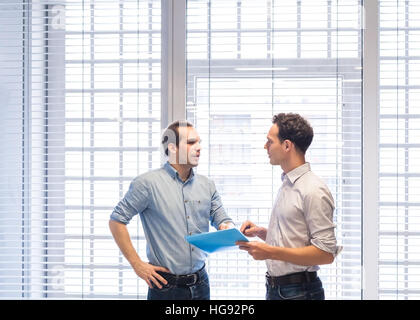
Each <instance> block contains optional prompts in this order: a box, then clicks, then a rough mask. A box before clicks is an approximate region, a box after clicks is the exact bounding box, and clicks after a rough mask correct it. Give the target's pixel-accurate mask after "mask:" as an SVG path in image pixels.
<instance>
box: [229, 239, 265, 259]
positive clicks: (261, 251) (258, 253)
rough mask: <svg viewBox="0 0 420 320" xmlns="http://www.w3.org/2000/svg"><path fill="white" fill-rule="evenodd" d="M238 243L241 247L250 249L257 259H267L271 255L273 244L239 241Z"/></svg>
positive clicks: (250, 252)
mask: <svg viewBox="0 0 420 320" xmlns="http://www.w3.org/2000/svg"><path fill="white" fill-rule="evenodd" d="M236 244H237V245H239V249H241V250H245V251H248V253H249V254H250V255H251V256H252V257H253V258H254V259H255V260H266V259H270V257H271V251H272V250H271V249H272V246H270V245H268V244H266V243H265V242H257V241H250V242H246V241H238V242H236Z"/></svg>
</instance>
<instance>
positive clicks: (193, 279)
mask: <svg viewBox="0 0 420 320" xmlns="http://www.w3.org/2000/svg"><path fill="white" fill-rule="evenodd" d="M157 273H159V274H160V275H161V276H162V277H163V278H165V280H166V281H168V284H170V285H173V286H184V287H190V286H193V285H195V284H196V283H197V282H198V281H200V279H201V278H203V276H204V275H205V274H206V269H205V268H204V266H203V267H202V268H201V269H200V270H198V271H197V272H195V273H191V274H182V275H176V274H172V273H167V272H162V271H157Z"/></svg>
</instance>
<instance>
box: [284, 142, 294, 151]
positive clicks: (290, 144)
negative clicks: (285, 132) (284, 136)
mask: <svg viewBox="0 0 420 320" xmlns="http://www.w3.org/2000/svg"><path fill="white" fill-rule="evenodd" d="M284 147H285V148H286V151H288V150H290V148H291V147H292V142H291V141H290V140H284Z"/></svg>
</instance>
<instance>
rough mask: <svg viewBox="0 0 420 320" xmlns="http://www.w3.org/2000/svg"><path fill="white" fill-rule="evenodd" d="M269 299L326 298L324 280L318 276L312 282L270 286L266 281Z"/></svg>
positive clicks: (266, 296)
mask: <svg viewBox="0 0 420 320" xmlns="http://www.w3.org/2000/svg"><path fill="white" fill-rule="evenodd" d="M265 286H266V289H267V293H266V295H265V298H266V299H267V300H325V295H324V289H323V288H322V282H321V280H320V279H319V277H317V278H316V279H315V280H314V281H312V282H307V283H299V284H288V285H282V286H278V285H275V286H270V285H269V284H268V283H266V285H265Z"/></svg>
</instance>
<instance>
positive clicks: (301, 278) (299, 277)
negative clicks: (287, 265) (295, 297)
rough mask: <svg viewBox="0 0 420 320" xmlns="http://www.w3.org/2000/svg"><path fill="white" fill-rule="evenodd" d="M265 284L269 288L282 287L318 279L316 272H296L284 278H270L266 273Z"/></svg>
mask: <svg viewBox="0 0 420 320" xmlns="http://www.w3.org/2000/svg"><path fill="white" fill-rule="evenodd" d="M265 278H266V280H267V283H268V284H269V285H270V286H272V287H273V286H284V285H287V284H298V283H308V282H312V281H314V280H316V279H317V278H318V276H317V274H316V272H308V271H303V272H297V273H291V274H286V275H284V276H279V277H272V276H270V275H269V274H268V273H267V274H266V276H265Z"/></svg>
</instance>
